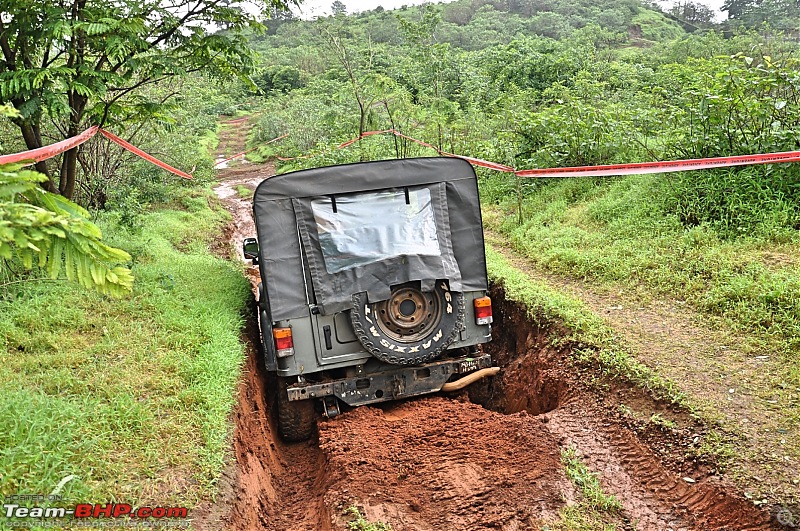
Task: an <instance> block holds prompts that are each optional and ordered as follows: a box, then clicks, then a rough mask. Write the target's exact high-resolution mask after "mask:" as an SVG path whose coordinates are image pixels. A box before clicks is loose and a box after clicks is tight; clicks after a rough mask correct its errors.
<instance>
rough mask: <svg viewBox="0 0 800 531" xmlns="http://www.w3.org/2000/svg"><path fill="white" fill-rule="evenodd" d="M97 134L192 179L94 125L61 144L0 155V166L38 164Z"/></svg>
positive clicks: (145, 158) (166, 168)
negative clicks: (23, 163)
mask: <svg viewBox="0 0 800 531" xmlns="http://www.w3.org/2000/svg"><path fill="white" fill-rule="evenodd" d="M97 133H100V134H102V135H103V136H105V137H106V138H108V139H109V140H111V141H112V142H115V143H117V144H119V145H120V146H122V147H123V148H125V149H127V150H128V151H130V152H131V153H133V154H135V155H138V156H140V157H141V158H143V159H144V160H146V161H148V162H151V163H153V164H155V165H156V166H159V167H160V168H164V169H165V170H167V171H169V172H172V173H174V174H175V175H179V176H181V177H183V178H184V179H192V176H191V175H189V174H188V173H186V172H183V171H181V170H179V169H177V168H173V167H172V166H170V165H169V164H167V163H166V162H161V161H160V160H158V159H157V158H155V157H154V156H152V155H148V154H147V153H145V152H144V151H142V150H141V149H139V148H137V147H136V146H134V145H133V144H131V143H129V142H126V141H125V140H123V139H121V138H120V137H118V136H117V135H115V134H114V133H111V132H109V131H106V130H105V129H101V128H99V127H98V126H96V125H94V126H92V127H90V128H89V129H87V130H86V131H84V132H83V133H81V134H79V135H75V136H73V137H70V138H67V139H66V140H62V141H61V142H56V143H55V144H51V145H49V146H44V147H40V148H37V149H31V150H29V151H23V152H22V153H13V154H11V155H2V156H0V164H13V163H15V162H27V164H26V166H28V165H30V164H33V163H35V162H40V161H42V160H46V159H49V158H52V157H55V156H56V155H58V154H60V153H64V152H65V151H69V150H70V149H72V148H74V147H77V146H80V145H81V144H83V143H84V142H86V141H87V140H89V139H90V138H92V137H93V136H94V135H96V134H97Z"/></svg>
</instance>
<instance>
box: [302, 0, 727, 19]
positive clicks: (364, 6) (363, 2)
mask: <svg viewBox="0 0 800 531" xmlns="http://www.w3.org/2000/svg"><path fill="white" fill-rule="evenodd" d="M684 1H685V0H684ZM694 1H695V2H697V3H699V4H703V5H705V6H707V7H710V8H711V9H712V10H713V11H714V12H715V13H717V20H723V19H724V18H726V14H725V13H721V12H720V10H719V9H720V7H722V4H723V2H724V0H694ZM342 2H343V3H344V5H346V6H347V12H348V13H359V12H361V11H369V10H371V9H375V8H376V7H378V6H381V7H383V8H384V9H397V8H399V7H402V6H412V5H418V4H423V3H425V0H342ZM332 3H333V0H303V1H302V4H301V7H300V8H299V14H300V17H301V18H304V19H311V18H315V17H320V16H326V15H330V14H331V4H332ZM434 3H438V0H437V1H436V2H434ZM659 3H660V4H662V5H666V6H669V5H671V4H673V3H674V2H673V0H660V1H659Z"/></svg>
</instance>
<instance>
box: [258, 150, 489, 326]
mask: <svg viewBox="0 0 800 531" xmlns="http://www.w3.org/2000/svg"><path fill="white" fill-rule="evenodd" d="M383 190H405V191H406V192H405V193H406V197H407V198H408V196H409V195H408V194H409V191H410V193H412V194H413V193H415V192H419V194H420V197H425V198H429V200H430V208H431V209H432V211H433V214H434V217H435V225H436V234H437V235H438V245H439V247H440V249H441V253H440V255H439V256H425V255H421V256H417V255H413V254H412V255H404V256H400V257H396V258H393V259H386V260H379V261H376V262H375V263H370V264H364V265H359V266H358V267H352V268H350V269H346V270H343V271H334V272H331V271H330V267H328V268H327V269H326V267H325V262H324V257H323V250H322V248H321V246H320V234H319V230H318V222H319V212H317V216H316V217H315V214H314V211H313V210H314V205H320V204H323V203H326V204H328V203H335V201H336V197H340V198H343V199H342V200H346V199H347V198H351V199H352V198H353V197H354V196H352V194H358V193H363V192H379V191H383ZM355 197H357V196H355ZM333 210H334V211H336V208H335V206H334V208H333ZM253 212H254V216H255V222H256V230H257V232H258V239H259V246H260V254H261V261H260V268H261V278H262V279H263V282H264V285H265V287H266V289H267V293H268V296H269V301H270V305H271V312H272V319H273V320H274V321H279V320H284V319H291V318H299V317H304V316H307V315H308V305H309V304H311V303H315V304H317V305H318V307H319V308H321V310H322V313H324V314H330V313H333V312H336V311H341V310H344V309H347V308H349V307H350V305H351V302H350V301H351V296H352V294H353V293H357V292H362V291H365V292H367V293H368V296H369V298H370V300H371V301H373V300H374V301H377V300H382V299H383V298H388V296H389V293H390V286H392V285H396V284H399V283H402V282H407V281H411V280H416V281H421V282H422V283H423V287H425V286H426V285H428V286H430V285H432V282H433V281H435V280H438V279H447V280H448V281H449V282H450V287H451V289H453V290H455V291H473V290H484V289H487V284H486V282H487V281H486V262H485V257H484V253H483V249H484V246H483V230H482V226H481V213H480V205H479V199H478V187H477V178H476V176H475V171H474V170H473V168H472V166H471V165H470V164H469V163H468V162H466V161H464V160H462V159H457V158H441V157H434V158H416V159H397V160H385V161H377V162H362V163H356V164H345V165H340V166H329V167H323V168H313V169H309V170H301V171H297V172H291V173H286V174H282V175H276V176H275V177H271V178H268V179H266V180H265V181H263V182H262V183H261V184H260V185H259V186H258V188H257V189H256V192H255V195H254V198H253ZM380 216H381V212H379V211H376V212H375V216H374V217H370V219H364V226H365V227H369V225H370V223H371V219H372V220H374V221H375V223H376V224H377V223H378V221H379V220H380ZM363 239H364V238H363V237H362V240H363ZM362 243H363V245H369V244H370V242H369V241H362ZM301 244H302V246H301ZM329 265H330V264H329ZM304 270H305V271H308V272H310V274H311V278H312V283H311V284H312V285H311V286H309V285H308V284H309V283H308V280H307V278H306V275H304V274H303V271H304Z"/></svg>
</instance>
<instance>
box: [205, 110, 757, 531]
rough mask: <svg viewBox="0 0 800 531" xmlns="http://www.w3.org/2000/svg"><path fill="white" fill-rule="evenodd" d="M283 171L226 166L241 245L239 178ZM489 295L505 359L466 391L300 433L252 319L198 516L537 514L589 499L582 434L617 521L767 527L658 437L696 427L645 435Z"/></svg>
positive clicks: (533, 524)
mask: <svg viewBox="0 0 800 531" xmlns="http://www.w3.org/2000/svg"><path fill="white" fill-rule="evenodd" d="M232 127H237V128H239V127H244V126H239V125H236V124H234V125H233V126H232ZM243 132H244V129H240V130H239V133H240V134H242V133H243ZM221 149H223V147H222V146H221ZM224 149H229V150H231V149H230V146H229V145H227V147H224ZM231 151H232V150H231ZM272 171H273V170H272V168H271V167H270V166H266V165H264V166H255V165H243V164H240V163H235V164H233V165H232V166H231V167H229V168H226V169H224V170H223V171H221V172H220V178H221V180H222V183H221V184H220V185H219V186H218V187H217V188H216V191H217V195H218V197H219V198H220V200H221V201H222V203H223V204H224V205H225V206H226V208H228V210H229V211H230V212H231V213H232V215H233V217H234V221H233V224H232V225H233V226H232V227H231V228H230V230H229V231H228V232H227V233H226V237H227V238H228V239H229V241H230V242H231V245H232V246H233V248H235V249H236V250H237V252H238V253H240V251H239V248H240V245H241V238H243V237H244V236H251V235H254V234H255V230H254V227H253V222H252V218H251V217H250V205H251V200H250V199H249V198H243V197H241V195H242V193H241V190H240V189H237V185H239V186H243V187H245V188H248V189H254V188H255V186H256V185H257V184H258V183H259V182H260V181H261V180H262V179H263V178H265V177H267V176H269V175H270V174H271V172H272ZM248 274H249V276H250V278H251V280H252V281H253V283H254V285H256V284H257V282H258V271H257V269H256V268H253V267H248ZM493 296H494V300H495V308H496V314H495V315H496V319H497V321H496V326H495V329H494V335H495V341H494V342H493V344H492V346H491V347H489V348H490V350H491V352H492V354H493V356H494V358H495V360H496V361H497V362H498V363H499V364H500V365H501V366H502V367H503V371H502V372H501V375H500V376H498V377H497V378H495V379H493V380H492V381H484V382H482V383H481V384H478V385H475V386H473V388H472V389H470V392H469V394H467V393H466V392H461V393H460V394H458V395H456V396H431V397H426V398H421V399H416V400H408V401H403V402H397V403H389V404H385V405H383V406H381V407H361V408H357V409H354V410H351V411H347V412H345V413H343V414H342V415H341V416H339V417H337V418H335V419H333V420H320V421H319V424H318V427H319V436H318V438H317V439H315V440H312V441H310V442H308V443H301V444H293V445H286V444H284V443H283V442H281V441H280V440H279V439H278V437H277V435H276V433H277V432H276V429H275V426H274V425H273V421H272V418H273V416H272V414H271V410H272V407H273V402H274V397H273V395H272V394H271V393H270V391H269V390H270V389H272V388H274V386H272V385H271V382H270V378H269V376H268V375H266V374H265V371H264V369H263V365H262V364H261V363H260V361H259V360H260V358H259V353H258V348H257V345H258V344H259V341H260V340H259V337H258V329H257V325H256V324H255V322H254V320H253V319H251V320H250V321H249V322H248V325H247V327H246V331H245V333H246V335H245V340H246V341H247V348H248V352H247V362H246V366H245V367H244V377H243V380H242V382H241V384H240V387H239V392H238V399H239V404H238V406H237V408H236V412H235V416H234V422H235V428H234V429H235V431H234V438H233V449H232V453H233V455H232V457H233V458H234V459H235V462H233V463H231V466H230V467H229V470H228V471H227V472H226V474H225V476H224V477H223V479H222V485H221V493H222V494H221V496H220V498H219V499H218V500H217V502H216V504H214V505H213V506H207V507H202V508H200V509H198V510H197V511H196V514H195V516H196V518H195V521H194V526H195V527H196V528H198V529H201V530H204V529H208V530H211V529H222V528H224V529H233V530H243V531H244V530H247V531H251V530H259V529H261V530H275V531H284V530H313V531H317V530H336V531H344V530H347V529H349V526H348V522H349V521H350V520H351V519H352V516H350V515H349V514H348V512H347V510H348V508H350V507H358V508H359V510H360V512H361V513H362V514H364V515H365V516H366V517H367V519H369V520H371V521H382V522H386V523H388V524H390V525H391V526H392V529H393V530H394V531H402V530H409V531H411V530H441V529H465V530H483V529H487V530H488V529H502V530H508V531H511V530H525V529H540V528H541V527H542V526H543V525H546V524H547V523H552V522H557V521H558V519H559V511H560V510H561V509H562V508H563V507H564V506H565V505H567V504H574V503H576V502H578V501H580V500H581V499H582V494H581V493H580V492H579V491H578V490H577V489H576V488H575V487H574V486H573V484H572V483H571V482H570V481H569V480H568V479H567V477H566V475H565V471H564V469H563V466H562V464H561V459H560V455H561V452H562V450H563V449H565V448H567V447H574V448H576V450H577V452H578V453H579V454H580V455H581V456H582V459H583V461H584V462H585V463H586V464H587V465H588V466H589V468H590V469H591V470H592V471H594V472H596V473H598V475H599V477H600V483H601V485H602V487H603V489H604V491H605V492H606V493H608V494H614V495H615V496H617V498H619V500H620V501H621V503H622V506H623V510H622V512H621V514H619V515H616V516H609V517H608V522H609V523H611V524H613V525H615V526H617V527H618V528H620V529H633V528H634V527H635V528H636V529H638V530H639V531H646V530H653V531H656V530H657V531H663V530H666V529H673V530H676V531H677V530H678V529H681V530H705V529H709V530H710V529H719V530H723V529H770V528H771V525H770V521H769V515H768V514H765V513H763V512H761V511H759V510H757V509H756V508H755V507H754V506H753V505H752V504H750V503H749V502H748V501H747V500H745V499H743V498H742V497H740V496H738V495H737V494H736V493H732V492H730V491H729V490H728V488H727V487H726V485H725V484H724V483H723V482H722V481H721V480H720V479H719V478H716V477H715V476H714V475H713V471H712V470H711V469H710V468H709V467H707V466H705V465H703V464H702V463H693V462H686V461H681V460H680V459H678V458H677V457H676V454H675V452H672V453H671V452H670V451H659V450H658V449H659V448H660V449H662V450H663V449H664V448H667V447H669V448H673V449H674V448H678V452H677V454H679V453H680V448H681V445H682V444H684V442H685V441H681V440H674V441H673V440H669V441H665V440H663V439H659V440H658V442H659V443H660V444H656V445H651V444H648V441H650V442H652V439H651V438H648V437H640V436H639V435H638V432H637V431H636V430H635V429H631V428H630V427H628V426H627V425H626V423H625V422H624V420H623V419H622V418H621V417H620V416H619V415H616V414H614V411H615V409H614V408H615V407H616V405H615V404H613V403H608V402H607V401H604V400H603V399H601V398H599V397H597V396H595V395H594V394H592V391H590V390H588V389H587V388H586V387H585V386H584V385H583V383H582V381H581V380H580V377H579V376H577V375H576V374H575V373H574V371H573V370H572V369H571V368H570V365H569V362H568V354H569V353H568V352H566V351H564V350H563V349H562V350H556V349H553V348H552V347H551V346H550V345H551V343H550V341H549V337H550V335H549V334H550V333H552V331H546V330H540V329H538V328H537V327H536V326H535V325H533V324H531V323H530V322H528V321H527V320H526V319H525V315H524V312H523V311H521V310H520V309H519V308H517V307H516V306H515V305H514V304H512V303H507V302H505V301H504V300H503V293H502V291H499V290H495V292H494V293H493ZM620 392H621V393H624V392H628V391H627V390H620ZM640 401H642V402H646V401H647V399H646V397H644V398H643V397H640ZM649 407H651V408H656V407H658V405H657V404H652V403H650V404H649ZM665 414H667V413H666V412H665ZM690 436H691V435H687V437H690ZM651 446H653V447H656V448H657V449H656V450H654V449H652V448H651ZM684 477H691V478H692V479H694V480H695V481H696V483H689V482H687V481H686V480H684V479H683V478H684Z"/></svg>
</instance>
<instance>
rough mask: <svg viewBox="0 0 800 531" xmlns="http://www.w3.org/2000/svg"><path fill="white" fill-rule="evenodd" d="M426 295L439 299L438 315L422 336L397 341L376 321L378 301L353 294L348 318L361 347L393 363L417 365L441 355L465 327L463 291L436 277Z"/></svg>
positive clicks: (360, 294) (364, 295) (364, 294)
mask: <svg viewBox="0 0 800 531" xmlns="http://www.w3.org/2000/svg"><path fill="white" fill-rule="evenodd" d="M425 295H432V296H433V297H436V298H438V303H439V304H441V314H440V316H439V319H438V322H437V323H434V324H433V326H431V327H430V329H429V330H428V331H427V333H426V334H425V335H424V336H422V337H414V338H413V339H410V340H399V339H398V338H397V337H392V336H391V335H389V334H387V332H386V330H385V329H384V327H382V326H380V325H379V324H378V323H377V314H376V312H375V307H376V305H377V303H369V302H368V301H367V294H366V293H364V292H362V293H356V294H355V295H353V309H352V311H351V312H350V320H351V322H352V324H353V331H354V332H355V335H356V337H357V338H358V340H359V342H361V345H362V346H363V347H364V349H365V350H366V351H367V352H369V353H370V354H372V355H373V356H375V357H376V358H378V359H379V360H381V361H385V362H387V363H393V364H396V365H417V364H420V363H425V362H427V361H431V360H433V359H436V358H437V357H438V356H440V355H441V354H442V353H443V352H444V351H445V350H446V349H447V347H448V346H449V345H450V344H452V343H453V342H454V341H455V340H456V339H457V338H458V335H459V332H461V330H462V328H463V326H464V314H465V304H464V294H463V293H461V292H457V291H450V287H449V284H448V283H447V282H446V281H442V280H439V281H437V282H436V286H435V288H434V290H433V291H432V292H429V293H426V294H425Z"/></svg>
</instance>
